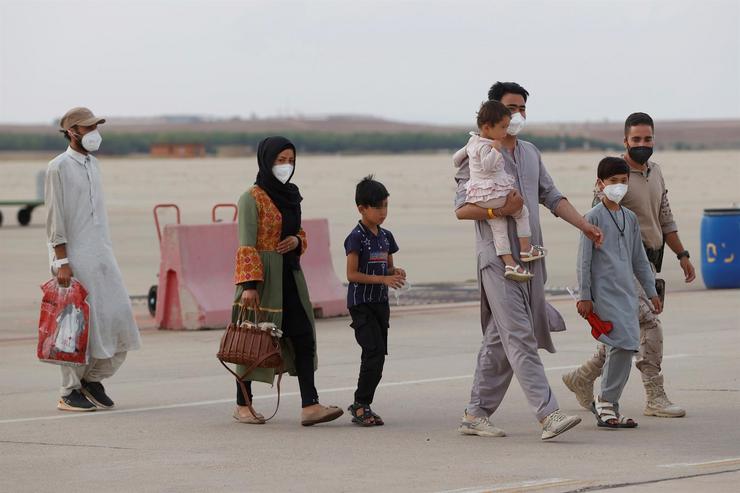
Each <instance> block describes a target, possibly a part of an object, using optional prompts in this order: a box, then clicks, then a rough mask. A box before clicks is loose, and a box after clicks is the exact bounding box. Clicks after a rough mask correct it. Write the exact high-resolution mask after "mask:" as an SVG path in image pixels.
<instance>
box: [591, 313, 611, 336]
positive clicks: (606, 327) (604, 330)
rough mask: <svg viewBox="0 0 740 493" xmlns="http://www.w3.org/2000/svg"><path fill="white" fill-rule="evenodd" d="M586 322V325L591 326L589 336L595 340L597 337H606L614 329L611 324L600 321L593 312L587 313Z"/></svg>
mask: <svg viewBox="0 0 740 493" xmlns="http://www.w3.org/2000/svg"><path fill="white" fill-rule="evenodd" d="M586 320H588V324H589V325H590V326H591V335H592V336H593V338H594V339H597V340H598V339H599V336H601V335H607V334H608V333H609V332H611V330H612V329H613V328H614V325H613V324H612V323H611V322H605V321H603V320H601V319H600V318H599V316H598V315H596V313H595V312H591V313H589V314H588V317H586Z"/></svg>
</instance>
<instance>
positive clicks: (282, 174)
mask: <svg viewBox="0 0 740 493" xmlns="http://www.w3.org/2000/svg"><path fill="white" fill-rule="evenodd" d="M293 168H294V166H293V165H292V164H289V163H288V164H276V165H275V166H273V167H272V174H273V175H275V178H277V179H278V180H280V183H283V184H285V183H288V180H290V177H291V176H292V175H293Z"/></svg>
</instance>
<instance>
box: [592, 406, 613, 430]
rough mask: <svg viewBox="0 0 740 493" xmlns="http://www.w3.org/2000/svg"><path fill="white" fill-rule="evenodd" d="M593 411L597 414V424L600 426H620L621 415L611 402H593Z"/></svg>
mask: <svg viewBox="0 0 740 493" xmlns="http://www.w3.org/2000/svg"><path fill="white" fill-rule="evenodd" d="M591 412H592V413H594V416H596V426H598V427H599V428H612V429H615V428H619V417H618V416H617V413H616V412H615V411H614V404H612V403H611V402H601V401H600V402H595V401H594V402H591Z"/></svg>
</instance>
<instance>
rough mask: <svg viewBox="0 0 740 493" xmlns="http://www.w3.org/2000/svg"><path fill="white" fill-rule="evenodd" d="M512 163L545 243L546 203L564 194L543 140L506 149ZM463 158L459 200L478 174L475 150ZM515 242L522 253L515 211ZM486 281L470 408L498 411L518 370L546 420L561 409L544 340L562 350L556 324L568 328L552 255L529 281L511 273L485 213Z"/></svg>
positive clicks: (479, 234) (481, 273) (481, 266)
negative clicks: (555, 291) (553, 290)
mask: <svg viewBox="0 0 740 493" xmlns="http://www.w3.org/2000/svg"><path fill="white" fill-rule="evenodd" d="M502 154H503V156H504V161H505V169H506V171H507V172H508V173H509V174H511V175H512V176H514V177H515V179H516V183H515V187H516V188H517V189H518V190H519V191H520V193H521V194H522V197H523V198H524V203H525V205H526V206H527V207H528V208H529V220H530V226H531V229H532V239H531V241H532V243H533V244H539V245H543V244H544V243H543V239H542V228H541V227H540V219H539V207H538V205H539V204H542V205H544V206H545V207H547V208H548V209H550V211H552V212H553V214H554V211H555V208H556V207H557V205H558V204H559V203H560V201H561V200H562V199H563V198H564V197H563V195H562V194H561V193H560V191H559V190H558V189H557V187H555V184H554V182H553V180H552V178H551V177H550V174H549V173H548V172H547V170H546V169H545V167H544V165H543V163H542V158H541V156H540V153H539V151H538V150H537V148H536V147H535V146H534V145H533V144H531V143H529V142H526V141H522V140H517V143H516V146H515V147H514V152H513V154H512V153H510V152H509V151H508V150H507V149H503V150H502ZM455 165H456V166H457V167H458V168H459V169H458V172H457V174H456V176H455V178H456V180H458V188H457V195H456V198H455V207H456V208H459V207H461V206H462V205H463V204H464V203H465V182H467V180H468V179H469V177H470V172H469V170H468V165H467V156H466V155H464V153H461V152H460V151H458V153H456V154H455ZM508 222H509V231H508V232H509V242H510V243H511V246H512V255H513V256H514V258H515V259H516V260H517V261H519V241H518V239H517V236H516V226H515V223H514V221H512V220H511V219H509V221H508ZM475 236H476V251H477V257H478V281H479V286H480V290H481V326H482V329H483V336H484V339H483V344H482V345H481V349H480V352H479V354H478V364H477V367H476V371H475V379H474V383H473V388H472V390H471V398H470V404H469V405H468V408H467V410H468V413H470V414H472V415H476V416H488V415H490V414H492V413H493V412H495V411H496V409H497V408H498V406H499V405H500V403H501V401H502V400H503V398H504V395H505V394H506V391H507V389H508V387H509V383H510V382H511V378H512V376H514V375H516V377H517V380H519V383H520V384H521V386H522V389H523V390H524V393H525V395H526V397H527V401H528V402H529V405H530V407H531V408H532V410H533V411H534V413H535V414H536V416H537V418H538V419H539V420H543V419H544V418H545V417H547V416H548V415H549V414H550V413H552V412H553V411H555V410H557V409H558V403H557V400H556V399H555V396H554V394H553V393H552V390H551V389H550V385H549V383H548V381H547V377H546V376H545V369H544V367H543V365H542V360H541V359H540V357H539V354H538V353H537V349H538V348H543V349H546V350H547V351H549V352H555V346H554V345H553V342H552V339H551V337H550V332H552V331H561V330H565V323H564V322H563V319H562V317H561V316H560V314H559V313H558V312H557V311H556V310H555V309H554V308H553V307H552V306H551V305H549V304H548V303H547V302H546V301H545V281H546V280H547V271H546V268H545V260H544V259H543V260H538V261H535V262H531V263H529V265H528V268H529V269H530V271H531V272H532V273H533V274H534V275H535V277H534V279H532V280H531V281H530V282H528V283H518V282H514V281H510V280H507V279H505V278H504V263H503V261H502V260H501V258H500V257H498V256H497V255H496V250H495V249H494V245H493V235H492V233H491V228H490V227H488V224H487V223H486V222H485V221H475Z"/></svg>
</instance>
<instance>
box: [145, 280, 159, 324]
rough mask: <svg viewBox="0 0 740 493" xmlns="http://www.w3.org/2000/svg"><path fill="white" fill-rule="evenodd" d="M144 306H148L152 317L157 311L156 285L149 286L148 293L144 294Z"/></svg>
mask: <svg viewBox="0 0 740 493" xmlns="http://www.w3.org/2000/svg"><path fill="white" fill-rule="evenodd" d="M146 307H147V308H149V314H150V315H151V316H152V317H153V316H154V315H155V314H156V313H157V286H156V285H154V286H152V287H151V288H149V294H147V296H146Z"/></svg>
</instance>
